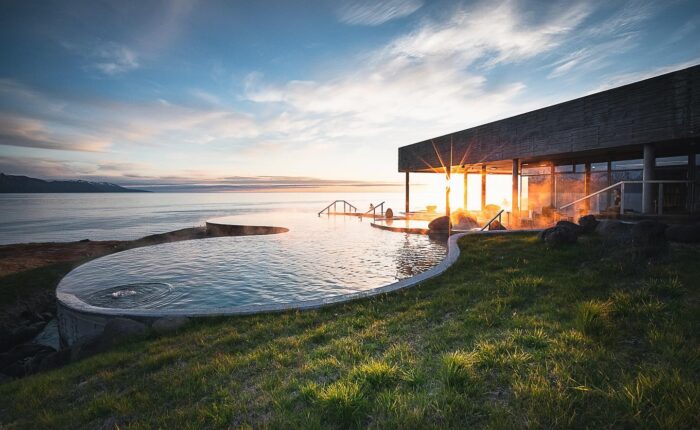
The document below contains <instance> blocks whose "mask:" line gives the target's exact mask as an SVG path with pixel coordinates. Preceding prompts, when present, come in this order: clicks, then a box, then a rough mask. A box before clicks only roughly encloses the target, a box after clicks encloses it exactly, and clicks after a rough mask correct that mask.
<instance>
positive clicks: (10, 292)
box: [0, 227, 256, 382]
mask: <svg viewBox="0 0 700 430" xmlns="http://www.w3.org/2000/svg"><path fill="white" fill-rule="evenodd" d="M246 234H256V233H255V232H246V231H239V232H220V231H208V230H207V229H206V228H205V227H193V228H185V229H181V230H176V231H172V232H168V233H162V234H154V235H150V236H145V237H142V238H140V239H136V240H124V241H117V240H110V241H90V240H87V239H84V240H80V241H76V242H65V243H56V242H50V243H25V244H12V245H0V382H3V381H5V380H9V379H13V378H18V377H23V376H26V375H28V374H32V373H36V372H38V371H43V370H48V369H52V368H55V367H58V366H61V365H63V364H65V363H67V362H69V361H71V357H73V359H79V358H82V357H83V356H85V354H84V351H83V353H75V352H72V351H71V350H68V349H65V350H60V351H57V350H56V349H55V348H52V347H50V346H48V345H42V344H38V343H35V342H34V341H33V340H34V339H35V338H36V337H37V335H39V334H40V333H41V332H42V330H44V329H45V327H46V326H47V324H49V323H50V322H51V321H52V320H53V319H54V318H55V317H56V295H55V291H56V286H57V285H58V283H59V281H60V280H61V278H63V276H64V275H66V274H67V273H68V272H70V271H71V270H72V269H73V268H75V267H77V266H79V265H80V264H83V263H85V262H87V261H89V260H92V259H95V258H98V257H102V256H104V255H108V254H112V253H115V252H119V251H124V250H127V249H132V248H138V247H142V246H150V245H157V244H161V243H168V242H177V241H183V240H192V239H204V238H208V237H220V236H239V235H246ZM93 343H94V340H93ZM92 346H95V345H92ZM81 348H83V349H85V345H81ZM94 349H95V350H98V349H102V348H101V347H99V348H94Z"/></svg>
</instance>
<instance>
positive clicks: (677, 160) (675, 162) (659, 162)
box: [656, 155, 688, 167]
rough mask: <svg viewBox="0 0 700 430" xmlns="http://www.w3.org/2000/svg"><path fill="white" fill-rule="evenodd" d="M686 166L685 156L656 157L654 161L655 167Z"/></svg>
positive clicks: (686, 159)
mask: <svg viewBox="0 0 700 430" xmlns="http://www.w3.org/2000/svg"><path fill="white" fill-rule="evenodd" d="M687 164H688V156H687V155H681V156H677V157H658V158H657V159H656V167H671V166H685V165H687Z"/></svg>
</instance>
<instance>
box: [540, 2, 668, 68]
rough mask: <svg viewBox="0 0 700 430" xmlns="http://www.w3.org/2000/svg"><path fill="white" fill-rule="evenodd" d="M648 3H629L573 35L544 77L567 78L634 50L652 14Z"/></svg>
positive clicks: (602, 65) (652, 11)
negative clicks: (645, 23)
mask: <svg viewBox="0 0 700 430" xmlns="http://www.w3.org/2000/svg"><path fill="white" fill-rule="evenodd" d="M655 10H656V9H655V6H654V5H653V4H651V3H648V2H643V1H638V0H632V1H628V2H626V3H624V4H623V6H622V7H621V8H620V9H619V10H616V11H613V12H612V13H611V14H610V16H608V17H606V18H604V19H601V20H600V21H599V22H597V23H595V24H592V25H590V26H588V27H586V28H584V29H583V31H581V32H580V33H578V34H576V35H574V37H572V38H571V40H569V41H568V43H567V45H566V49H565V50H563V51H564V53H563V55H562V56H561V57H560V58H559V59H558V60H556V61H554V62H552V63H551V64H549V66H548V67H551V68H552V70H551V71H550V73H549V75H548V76H547V77H548V78H550V79H552V78H561V77H571V76H574V75H581V74H586V73H590V72H593V71H596V70H601V69H603V68H605V67H608V66H609V65H610V64H611V63H612V62H613V61H615V59H617V58H618V57H619V56H620V55H621V54H624V53H625V52H628V51H630V50H632V49H633V48H635V47H636V46H637V45H638V43H639V39H640V38H641V35H642V26H643V24H644V22H645V21H647V20H649V19H650V18H651V17H652V16H653V14H654V13H655Z"/></svg>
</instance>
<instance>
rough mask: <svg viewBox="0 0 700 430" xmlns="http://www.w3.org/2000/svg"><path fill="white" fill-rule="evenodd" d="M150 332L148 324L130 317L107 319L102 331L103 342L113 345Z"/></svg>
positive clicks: (106, 344)
mask: <svg viewBox="0 0 700 430" xmlns="http://www.w3.org/2000/svg"><path fill="white" fill-rule="evenodd" d="M147 332H148V327H147V326H146V324H144V323H141V322H138V321H134V320H131V319H129V318H114V319H111V320H109V321H107V324H105V328H104V331H103V332H102V336H101V337H102V343H105V346H111V345H114V344H117V343H119V342H121V341H122V340H124V339H128V338H132V337H140V336H145V335H146V333H147Z"/></svg>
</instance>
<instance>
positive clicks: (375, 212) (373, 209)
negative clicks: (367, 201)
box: [363, 201, 386, 218]
mask: <svg viewBox="0 0 700 430" xmlns="http://www.w3.org/2000/svg"><path fill="white" fill-rule="evenodd" d="M384 203H386V201H384V202H381V203H379V204H378V205H376V206H372V209H369V210H367V212H365V213H364V214H363V215H367V214H368V213H370V212H372V216H373V217H374V218H376V217H377V208H379V207H381V208H382V211H381V212H380V213H381V214H382V215H384Z"/></svg>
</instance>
